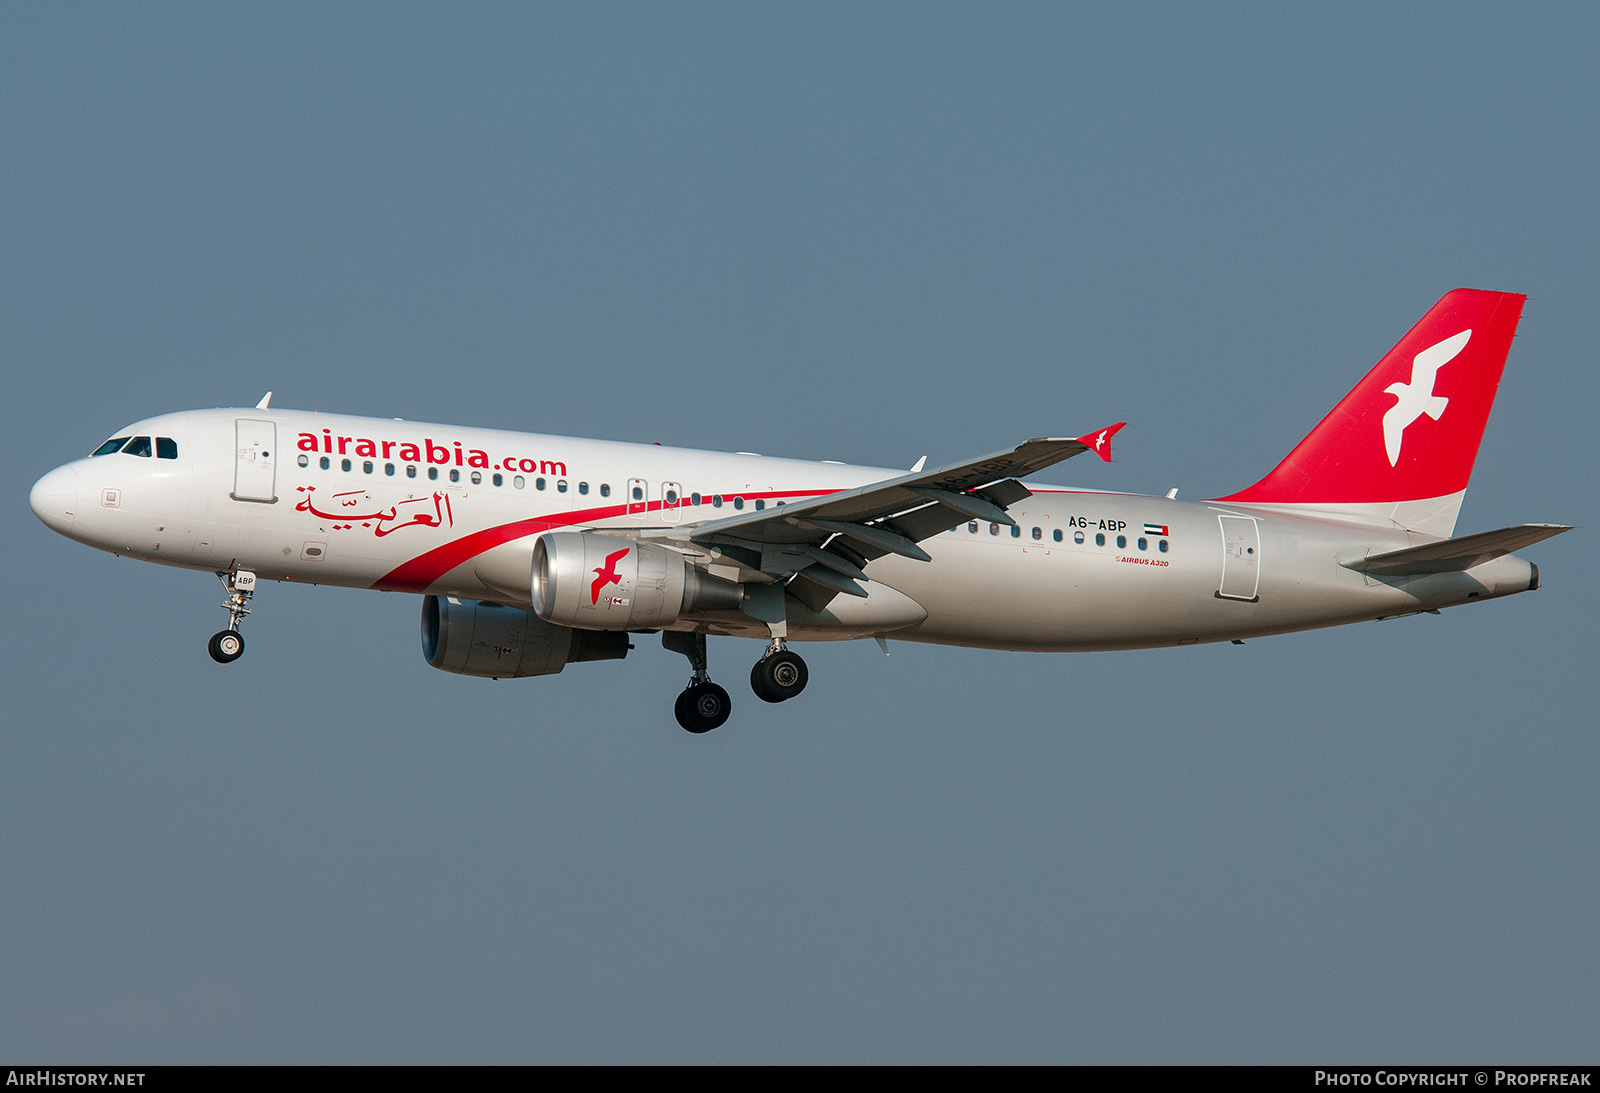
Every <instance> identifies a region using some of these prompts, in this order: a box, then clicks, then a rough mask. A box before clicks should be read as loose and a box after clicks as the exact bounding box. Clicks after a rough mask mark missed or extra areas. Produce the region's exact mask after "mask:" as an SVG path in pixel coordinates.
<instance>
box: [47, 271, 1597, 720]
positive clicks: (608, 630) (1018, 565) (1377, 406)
mask: <svg viewBox="0 0 1600 1093" xmlns="http://www.w3.org/2000/svg"><path fill="white" fill-rule="evenodd" d="M1524 299H1525V297H1523V296H1519V295H1513V294H1511V293H1502V292H1481V291H1476V290H1471V289H1458V290H1456V291H1454V292H1451V293H1449V294H1447V295H1446V296H1445V297H1444V298H1443V299H1442V300H1440V301H1439V302H1438V303H1437V304H1435V305H1434V306H1433V308H1432V309H1431V310H1430V311H1429V312H1428V313H1427V315H1425V316H1424V317H1423V318H1422V321H1421V322H1419V323H1417V325H1416V326H1414V327H1413V328H1412V329H1411V331H1410V332H1409V333H1408V334H1406V336H1405V337H1403V338H1401V339H1400V342H1399V344H1398V345H1396V346H1395V347H1394V348H1393V349H1392V350H1390V351H1389V353H1388V354H1387V355H1386V356H1385V357H1384V358H1383V359H1382V360H1381V361H1379V362H1378V364H1377V366H1376V367H1374V368H1373V369H1372V371H1371V372H1369V373H1367V375H1366V377H1365V378H1364V379H1363V380H1362V381H1361V382H1360V383H1358V384H1357V385H1356V387H1355V389H1354V390H1352V391H1351V392H1350V393H1349V394H1348V395H1346V396H1345V397H1344V399H1343V400H1342V401H1341V402H1340V403H1339V404H1338V406H1336V407H1335V408H1334V409H1333V412H1332V413H1330V414H1329V415H1328V416H1327V417H1326V418H1324V419H1323V420H1322V422H1321V423H1320V424H1318V425H1317V426H1316V428H1314V429H1312V430H1311V433H1310V435H1308V436H1307V437H1306V438H1305V439H1304V440H1303V441H1301V442H1300V444H1299V445H1297V446H1296V447H1295V449H1294V450H1293V451H1292V452H1290V453H1289V455H1288V456H1287V457H1286V458H1285V459H1284V460H1283V462H1282V463H1280V464H1278V466H1277V467H1276V468H1275V469H1274V470H1272V472H1271V473H1269V474H1268V475H1267V476H1266V477H1265V478H1263V479H1261V481H1259V482H1257V483H1256V484H1255V485H1253V486H1250V487H1249V488H1247V489H1243V490H1240V491H1239V492H1237V493H1232V494H1229V495H1227V496H1226V497H1219V498H1216V499H1214V500H1209V501H1200V502H1193V503H1185V502H1180V501H1177V500H1175V499H1174V496H1173V495H1171V494H1169V495H1168V496H1167V497H1141V496H1134V495H1128V494H1115V493H1104V492H1095V491H1091V490H1082V489H1063V488H1060V487H1055V486H1046V485H1038V484H1034V483H1031V482H1029V483H1025V482H1023V481H1021V480H1022V479H1025V478H1029V477H1030V476H1032V475H1035V474H1037V473H1038V472H1040V471H1042V470H1044V469H1045V468H1046V467H1049V466H1051V465H1052V464H1055V463H1059V462H1061V461H1062V460H1064V459H1068V458H1070V457H1072V456H1075V455H1079V454H1081V453H1083V452H1094V453H1095V454H1097V455H1099V456H1100V458H1101V459H1110V457H1111V438H1112V436H1113V434H1115V433H1116V432H1117V430H1118V429H1120V428H1122V424H1120V423H1119V424H1116V425H1111V426H1108V427H1107V428H1104V429H1099V430H1096V431H1094V432H1092V433H1087V434H1085V435H1083V436H1080V437H1076V438H1071V439H1059V438H1046V439H1039V440H1029V441H1027V442H1026V443H1024V444H1021V445H1019V446H1017V447H1016V448H1013V449H1011V450H1009V451H1002V452H996V453H994V454H993V455H986V456H983V457H981V458H978V459H971V460H966V461H963V462H959V463H952V464H949V465H947V466H943V467H938V468H936V469H933V470H928V469H925V468H924V467H923V465H922V463H921V462H919V463H918V464H917V466H915V467H913V468H912V469H911V470H910V471H909V472H901V471H895V470H886V469H882V468H876V467H852V466H846V465H843V464H839V463H827V462H823V463H813V462H806V461H800V460H791V459H769V458H764V457H762V456H757V455H750V454H743V453H741V454H725V453H720V452H702V451H691V450H687V449H681V448H666V447H661V446H658V445H649V444H623V443H616V442H611V441H601V440H579V439H573V438H570V437H560V436H544V435H537V434H529V433H512V432H499V431H492V430H487V429H469V428H460V427H457V426H451V425H429V424H422V423H418V422H410V421H401V420H383V419H376V418H362V417H347V416H344V415H339V414H323V413H310V412H304V411H297V410H276V409H271V408H270V401H271V395H270V393H269V394H268V396H267V397H266V398H264V399H262V400H261V402H260V404H259V405H257V406H256V407H255V409H252V410H191V411H186V412H182V413H174V414H163V415H161V416H159V417H153V418H148V419H146V420H144V421H140V422H137V423H135V424H133V425H129V426H128V427H126V428H124V429H119V430H118V431H117V434H116V435H115V436H114V437H112V438H111V439H110V440H107V441H106V442H105V443H104V444H102V445H100V446H99V447H98V448H96V449H95V450H94V451H93V452H92V453H90V455H88V456H87V457H86V458H83V459H79V460H76V461H74V462H72V463H68V464H66V465H65V466H62V467H58V468H56V469H55V470H53V471H51V472H50V473H48V474H46V475H45V476H44V477H43V478H41V479H39V481H38V482H37V483H36V484H35V485H34V487H33V492H32V495H31V497H30V503H31V505H32V507H33V511H34V512H35V513H36V514H37V515H38V517H39V519H40V520H42V521H44V523H45V524H46V525H48V526H49V527H51V528H52V529H54V530H56V531H58V532H60V533H61V534H63V535H65V536H67V537H69V538H72V539H76V540H78V541H79V542H81V543H86V544H88V545H90V546H93V547H97V548H99V549H101V550H105V551H109V552H110V553H112V554H118V555H127V556H129V557H133V558H139V559H142V560H144V561H150V562H159V563H161V564H163V565H173V566H181V567H184V568H188V569H199V570H210V571H213V572H215V573H216V574H217V576H219V577H220V578H221V579H222V582H223V584H224V586H225V587H226V589H227V599H226V601H225V602H224V603H223V607H225V608H226V609H227V611H228V614H229V624H228V628H227V629H226V630H223V631H221V632H220V633H218V634H216V635H215V636H214V637H212V639H211V644H210V652H211V656H212V657H213V658H214V659H216V660H217V661H219V662H222V663H227V662H229V661H232V660H234V659H236V658H237V657H238V656H239V655H240V653H241V652H243V650H244V639H243V637H242V636H241V635H240V633H239V623H240V620H241V619H242V618H243V617H244V616H245V615H246V614H248V613H249V607H248V603H249V600H250V597H251V595H252V593H253V592H254V591H255V589H256V582H257V580H258V578H261V577H266V578H269V579H271V580H278V581H307V582H313V583H316V584H333V585H349V586H351V587H356V588H376V589H384V590H389V591H402V592H417V593H422V594H423V601H422V651H423V654H424V656H426V658H427V660H428V663H429V664H431V665H433V666H434V667H435V668H442V669H444V670H445V671H449V672H459V673H463V674H466V675H475V676H490V677H497V678H498V677H506V676H537V675H550V674H552V673H555V672H559V671H561V670H562V669H563V668H564V667H565V666H566V665H568V664H572V663H577V662H582V661H591V660H612V659H620V658H622V657H624V656H626V655H627V653H628V651H629V650H630V649H631V648H632V646H631V645H630V644H629V639H630V637H632V636H633V635H638V634H650V633H656V632H660V633H661V636H662V644H663V645H664V646H665V647H666V648H667V649H669V650H672V651H675V652H678V653H681V654H683V655H684V656H686V657H687V658H688V659H689V663H690V665H691V667H692V670H693V676H692V678H691V679H690V681H689V684H688V686H687V687H686V688H685V689H684V691H683V693H682V694H680V695H679V696H678V700H677V707H676V714H677V719H678V722H679V723H680V724H681V725H682V726H683V727H684V728H686V729H688V730H689V731H691V732H705V731H707V730H710V729H714V728H716V727H717V726H719V725H721V724H722V723H723V722H725V721H726V720H727V719H728V714H729V711H730V709H731V703H730V701H729V697H728V692H727V691H726V690H724V689H723V688H722V687H719V686H718V685H717V684H715V683H713V682H711V679H710V677H709V675H708V674H707V664H706V636H707V635H709V634H722V635H733V636H738V637H750V638H756V639H758V640H761V641H764V642H766V649H765V652H764V653H763V654H762V656H761V657H760V659H759V660H757V661H756V663H755V666H754V667H753V668H752V669H751V672H750V685H751V687H752V689H754V691H755V693H756V694H757V695H758V696H759V697H760V698H762V699H765V700H766V701H768V702H784V701H787V700H788V699H791V698H794V697H795V696H796V695H798V694H799V693H800V692H801V691H802V690H804V689H805V686H806V678H807V672H806V665H805V662H804V661H803V660H802V659H801V658H800V656H799V655H798V654H797V653H795V652H794V651H793V650H792V649H791V648H789V643H790V642H795V641H833V640H842V639H848V638H868V637H871V638H877V639H879V641H880V642H886V640H887V639H888V638H891V637H892V638H895V639H898V640H904V641H922V642H937V643H941V644H947V645H967V646H976V647H982V648H992V649H1028V650H1057V651H1070V650H1087V649H1139V648H1152V647H1157V646H1171V645H1190V644H1194V643H1197V642H1215V641H1238V640H1242V639H1245V638H1251V637H1257V636H1261V635H1266V634H1281V633H1286V632H1289V631H1294V630H1307V629H1312V628H1314V627H1321V626H1334V625H1338V624H1341V623H1349V622H1357V621H1360V620H1363V619H1382V618H1389V617H1393V616H1396V615H1407V614H1414V613H1417V612H1421V611H1437V610H1439V609H1440V608H1443V607H1452V606H1455V605H1457V604H1463V603H1472V602H1474V601H1477V600H1487V599H1492V598H1494V597H1496V596H1507V595H1511V594H1513V593H1517V592H1524V591H1529V590H1531V589H1534V588H1537V587H1538V586H1539V571H1538V569H1537V568H1535V567H1534V566H1533V565H1532V564H1531V563H1529V562H1526V561H1523V560H1522V559H1520V558H1517V557H1515V556H1514V555H1513V554H1512V553H1511V552H1512V551H1514V550H1517V549H1519V548H1521V547H1525V546H1528V545H1531V544H1533V543H1536V542H1538V541H1540V540H1541V539H1546V538H1548V537H1550V536H1552V535H1556V534H1558V533H1560V532H1563V531H1566V530H1569V529H1568V528H1567V527H1564V526H1561V525H1554V524H1521V525H1518V526H1515V527H1507V528H1501V529H1500V530H1498V531H1486V532H1479V533H1477V534H1473V535H1466V536H1461V537H1458V538H1451V535H1452V533H1453V532H1454V529H1455V522H1456V514H1457V512H1458V511H1459V510H1460V508H1461V500H1462V497H1463V494H1464V493H1465V490H1466V487H1467V480H1468V478H1469V477H1470V475H1471V473H1472V465H1473V461H1474V460H1475V459H1476V457H1477V453H1478V445H1479V442H1480V441H1481V439H1482V437H1483V430H1484V425H1485V423H1486V422H1487V420H1488V417H1489V409H1490V406H1491V404H1492V403H1493V401H1494V396H1495V391H1496V389H1497V388H1498V386H1499V383H1500V372H1501V369H1502V367H1503V366H1504V364H1505V360H1506V355H1507V353H1508V352H1509V350H1510V347H1511V339H1512V336H1513V334H1514V333H1515V330H1516V326H1517V320H1518V318H1519V317H1520V315H1521V313H1522V305H1523V301H1524ZM1174 492H1175V491H1174Z"/></svg>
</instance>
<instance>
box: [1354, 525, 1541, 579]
mask: <svg viewBox="0 0 1600 1093" xmlns="http://www.w3.org/2000/svg"><path fill="white" fill-rule="evenodd" d="M1571 530H1572V528H1571V527H1570V526H1568V525H1565V524H1518V525H1517V526H1515V527H1509V528H1500V529H1499V530H1498V531H1480V532H1478V533H1477V534H1476V535H1463V536H1460V537H1459V538H1456V539H1441V540H1440V541H1439V542H1437V543H1424V544H1422V545H1421V546H1414V547H1406V548H1405V549H1403V550H1391V551H1389V552H1388V553H1386V554H1374V555H1372V556H1371V557H1368V558H1360V559H1358V560H1356V561H1353V562H1341V563H1339V564H1340V565H1342V566H1344V567H1345V568H1346V569H1354V570H1356V571H1357V572H1359V573H1371V574H1373V575H1374V576H1390V577H1393V576H1402V575H1405V574H1412V573H1455V572H1460V571H1462V570H1466V569H1471V568H1472V567H1473V566H1475V565H1482V564H1483V563H1484V562H1487V561H1491V560H1493V559H1495V558H1498V557H1500V556H1501V555H1502V554H1510V553H1511V552H1512V551H1513V550H1521V549H1522V548H1523V547H1525V546H1532V545H1533V544H1534V543H1537V542H1540V541H1541V540H1544V539H1548V538H1550V537H1551V536H1552V535H1560V534H1561V533H1562V532H1563V531H1571Z"/></svg>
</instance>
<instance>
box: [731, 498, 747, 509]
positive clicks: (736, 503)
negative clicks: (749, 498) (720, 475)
mask: <svg viewBox="0 0 1600 1093" xmlns="http://www.w3.org/2000/svg"><path fill="white" fill-rule="evenodd" d="M733 507H734V508H736V509H742V508H744V498H743V497H735V498H734V499H733Z"/></svg>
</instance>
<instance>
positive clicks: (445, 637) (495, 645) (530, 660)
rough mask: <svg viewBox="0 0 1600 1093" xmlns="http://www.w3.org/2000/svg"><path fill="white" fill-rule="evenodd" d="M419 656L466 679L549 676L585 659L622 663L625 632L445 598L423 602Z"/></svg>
mask: <svg viewBox="0 0 1600 1093" xmlns="http://www.w3.org/2000/svg"><path fill="white" fill-rule="evenodd" d="M422 655H423V656H424V657H426V658H427V660H428V663H429V664H431V665H433V666H434V667H435V668H439V669H442V670H444V671H446V672H455V673H457V674H459V675H464V676H489V677H490V678H493V679H502V678H510V677H512V676H548V675H554V674H555V673H556V672H559V671H561V669H563V668H565V667H566V666H567V665H568V664H575V663H577V662H578V661H583V660H621V659H622V658H623V657H625V656H627V655H628V635H627V634H621V633H616V634H606V633H596V632H594V631H586V630H571V629H568V628H567V627H565V626H552V625H550V624H549V623H547V622H545V621H544V620H543V619H541V618H539V616H537V615H535V614H533V613H532V612H529V611H523V610H520V609H518V608H515V607H506V606H505V605H503V604H498V603H480V602H478V601H477V600H458V599H453V598H451V597H448V596H424V597H423V599H422Z"/></svg>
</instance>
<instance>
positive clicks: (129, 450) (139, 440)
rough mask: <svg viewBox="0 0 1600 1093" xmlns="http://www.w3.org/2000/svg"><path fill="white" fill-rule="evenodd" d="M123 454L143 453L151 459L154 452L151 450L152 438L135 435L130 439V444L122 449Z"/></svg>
mask: <svg viewBox="0 0 1600 1093" xmlns="http://www.w3.org/2000/svg"><path fill="white" fill-rule="evenodd" d="M122 454H123V455H142V456H144V457H145V458H146V459H149V458H150V456H151V455H152V454H153V453H152V452H151V450H150V438H149V437H147V436H136V437H134V438H133V439H132V440H130V441H128V446H127V447H126V448H124V449H122Z"/></svg>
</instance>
